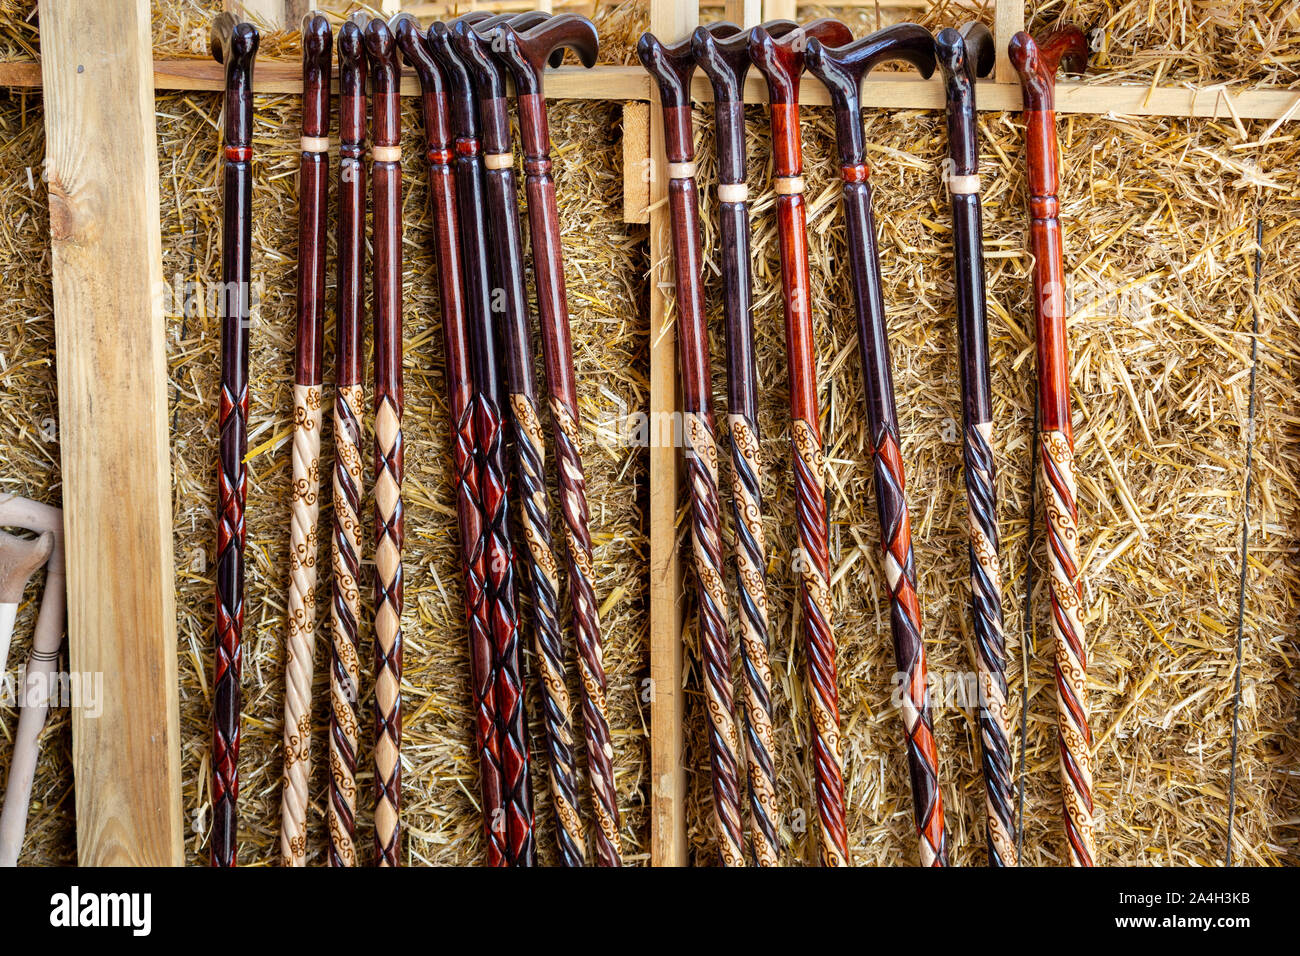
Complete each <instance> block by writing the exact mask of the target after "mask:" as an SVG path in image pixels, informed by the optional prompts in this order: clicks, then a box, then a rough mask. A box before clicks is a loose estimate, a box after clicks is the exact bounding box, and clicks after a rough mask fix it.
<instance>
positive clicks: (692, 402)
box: [637, 26, 745, 866]
mask: <svg viewBox="0 0 1300 956" xmlns="http://www.w3.org/2000/svg"><path fill="white" fill-rule="evenodd" d="M730 29H731V30H732V31H734V30H735V27H734V26H732V27H730ZM637 55H638V56H639V57H640V59H641V63H642V64H643V65H644V66H645V68H646V70H647V72H649V73H650V75H651V76H652V77H654V79H655V80H656V81H657V82H658V85H659V94H660V99H661V101H662V104H663V121H664V148H665V151H666V153H667V158H668V170H667V172H668V208H669V212H670V215H671V219H672V227H673V266H674V272H675V274H676V290H677V313H678V319H677V329H678V363H679V369H680V372H681V382H682V415H683V423H682V424H683V428H682V431H683V433H684V437H685V449H684V452H685V457H686V480H687V487H688V489H689V491H690V499H691V543H692V551H693V555H694V568H695V582H696V594H697V599H698V601H699V628H700V657H701V659H702V663H703V665H704V684H705V686H704V696H705V702H706V705H707V707H708V716H709V729H710V732H709V755H710V759H711V763H712V769H713V809H714V814H715V817H716V820H717V828H718V842H719V849H720V851H721V855H722V862H723V863H724V864H725V865H727V866H742V865H744V862H745V857H744V844H743V834H742V824H741V810H740V782H739V780H738V768H739V758H738V754H739V753H740V749H739V748H740V740H739V739H738V736H737V734H736V721H735V716H734V713H733V702H732V690H731V648H730V641H729V637H728V634H727V595H726V590H725V587H724V584H723V573H722V534H721V521H720V515H719V507H718V453H717V449H716V447H715V445H714V440H713V411H712V408H711V407H710V403H711V401H712V386H711V384H710V380H709V379H710V376H709V336H708V330H707V329H706V328H705V324H704V291H703V288H702V285H701V281H700V276H701V275H702V274H703V271H704V270H703V265H702V257H701V254H700V225H699V201H698V194H697V192H696V186H695V148H694V144H693V142H692V128H691V126H692V124H691V101H690V92H689V90H690V77H691V73H692V72H693V71H694V68H695V62H694V59H693V57H692V55H691V49H690V41H689V39H688V40H683V41H681V42H679V43H676V44H674V45H672V46H665V45H663V44H662V43H660V42H659V40H658V39H657V38H656V37H655V36H654V35H653V34H649V33H646V34H643V35H642V36H641V39H640V41H639V43H638V44H637Z"/></svg>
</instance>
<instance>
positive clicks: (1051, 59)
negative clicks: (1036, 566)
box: [1009, 26, 1095, 866]
mask: <svg viewBox="0 0 1300 956" xmlns="http://www.w3.org/2000/svg"><path fill="white" fill-rule="evenodd" d="M1009 52H1010V54H1011V65H1012V66H1014V67H1015V68H1016V72H1017V73H1019V74H1020V86H1021V89H1022V91H1023V92H1024V97H1025V147H1026V166H1027V168H1028V174H1029V215H1030V224H1029V244H1030V249H1031V251H1032V252H1033V254H1034V315H1035V319H1036V320H1037V326H1038V333H1037V334H1038V414H1039V420H1040V422H1041V425H1042V431H1041V433H1040V435H1039V447H1040V450H1041V454H1040V460H1041V464H1042V475H1043V487H1044V488H1045V489H1047V498H1046V502H1047V504H1046V510H1047V540H1048V546H1049V549H1050V552H1051V563H1052V633H1053V634H1054V635H1055V637H1056V708H1057V726H1058V728H1059V730H1060V751H1061V798H1062V803H1063V805H1064V811H1065V835H1066V838H1067V840H1068V841H1069V844H1070V862H1071V863H1073V864H1074V865H1075V866H1092V865H1093V863H1094V862H1095V849H1094V846H1093V834H1092V753H1091V748H1092V731H1091V730H1090V729H1089V727H1088V689H1087V678H1088V646H1087V644H1086V643H1085V642H1084V636H1083V586H1082V584H1081V583H1080V581H1079V508H1078V504H1077V503H1076V501H1075V479H1074V426H1073V423H1072V422H1071V420H1070V362H1069V346H1068V344H1067V342H1066V329H1065V324H1066V323H1065V320H1066V316H1065V268H1064V265H1063V264H1062V261H1061V221H1060V218H1059V216H1060V208H1061V206H1060V202H1059V200H1058V199H1057V198H1056V192H1057V189H1058V188H1059V186H1060V174H1059V172H1058V164H1059V155H1058V146H1057V142H1056V112H1055V104H1054V102H1053V92H1054V89H1055V85H1056V70H1057V67H1058V66H1060V67H1061V68H1063V69H1064V70H1065V71H1066V72H1067V73H1082V72H1083V70H1084V68H1085V67H1086V66H1087V62H1088V41H1087V40H1086V39H1085V38H1084V35H1083V33H1082V32H1080V31H1079V29H1078V28H1077V27H1069V26H1067V27H1058V28H1057V29H1056V30H1053V31H1052V32H1050V33H1048V34H1046V35H1045V36H1044V37H1043V38H1042V40H1041V41H1039V42H1035V40H1034V39H1033V38H1032V37H1031V36H1030V35H1029V34H1028V33H1017V34H1016V35H1015V36H1013V37H1012V38H1011V46H1010V51H1009Z"/></svg>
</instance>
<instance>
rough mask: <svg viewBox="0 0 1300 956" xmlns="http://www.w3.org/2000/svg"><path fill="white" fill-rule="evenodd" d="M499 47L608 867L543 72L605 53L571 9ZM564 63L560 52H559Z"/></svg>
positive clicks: (587, 563) (605, 729)
mask: <svg viewBox="0 0 1300 956" xmlns="http://www.w3.org/2000/svg"><path fill="white" fill-rule="evenodd" d="M493 39H494V43H493V52H494V53H496V54H497V55H498V56H499V57H500V58H501V59H502V60H503V62H505V64H506V65H507V66H508V67H509V68H510V71H511V73H512V74H513V75H514V80H515V91H516V93H517V95H518V105H519V135H520V139H521V141H522V146H523V152H524V188H525V190H526V192H527V194H528V231H529V236H530V241H531V243H532V251H533V277H534V280H535V282H536V285H537V306H538V312H539V313H540V319H541V331H542V359H543V364H544V366H545V369H546V383H547V388H548V390H549V392H550V399H551V419H552V423H553V425H554V436H555V451H556V454H555V457H556V461H557V463H558V466H559V467H558V468H557V471H558V472H559V483H560V512H561V514H562V515H563V517H564V537H565V545H566V552H567V557H568V584H569V598H570V601H571V603H572V605H573V629H574V634H575V641H576V643H577V646H578V671H579V676H580V677H581V681H582V722H583V731H584V734H585V737H586V742H587V771H588V775H589V777H590V779H591V789H592V809H593V812H594V814H595V817H596V832H595V837H594V841H593V857H594V859H595V862H596V864H597V865H598V866H620V865H621V864H622V855H621V852H620V850H619V836H618V830H619V813H618V794H617V791H616V790H615V788H614V768H613V759H614V745H613V742H612V739H611V736H610V731H609V715H608V709H607V706H606V703H605V664H604V654H603V649H602V642H601V634H600V615H599V606H598V604H597V601H596V594H595V590H594V588H593V585H592V573H593V570H592V555H591V532H590V530H589V527H588V525H589V519H588V510H587V485H586V479H585V477H584V474H583V468H582V444H581V435H580V427H581V417H580V415H579V412H578V391H577V387H576V385H575V383H574V376H573V342H572V338H571V336H570V332H569V303H568V300H567V297H566V295H565V289H564V260H563V250H562V249H561V246H560V224H559V214H558V211H557V209H556V202H555V181H554V180H553V179H552V178H551V156H550V152H551V136H550V131H549V129H548V127H547V121H546V96H545V94H544V92H543V90H542V75H543V73H544V70H545V67H546V63H547V59H548V58H550V57H552V56H553V55H554V54H555V53H557V52H558V53H561V54H562V49H561V48H562V47H566V46H567V47H570V48H572V49H573V50H574V51H576V52H577V54H578V56H579V58H580V59H581V61H582V64H583V65H584V66H586V67H591V66H592V65H594V64H595V62H596V52H597V47H598V40H597V37H596V28H595V27H594V26H592V24H591V21H589V20H587V19H585V18H584V17H579V16H575V15H574V14H561V15H559V16H556V17H552V18H551V19H550V20H547V21H546V22H545V23H542V24H540V25H538V26H535V27H533V28H532V29H531V30H529V31H527V32H526V33H520V32H518V30H517V29H516V28H515V26H514V25H513V24H509V23H507V24H504V25H502V26H499V27H497V28H496V29H495V30H494V31H493ZM551 62H552V64H553V65H555V61H554V60H552V61H551Z"/></svg>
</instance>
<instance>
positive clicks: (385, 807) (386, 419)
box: [365, 19, 406, 866]
mask: <svg viewBox="0 0 1300 956" xmlns="http://www.w3.org/2000/svg"><path fill="white" fill-rule="evenodd" d="M365 39H366V57H367V59H368V61H369V67H370V76H371V84H372V86H373V100H372V102H371V109H372V111H373V112H372V124H373V129H374V134H373V135H374V140H373V143H372V145H371V147H370V159H371V166H370V177H371V186H370V188H371V202H372V209H373V210H374V213H373V214H374V239H373V242H374V252H373V259H372V263H371V265H372V268H373V270H374V271H373V278H372V282H373V283H374V285H373V286H372V289H373V293H372V294H373V296H374V305H373V311H374V327H375V849H376V851H377V852H378V854H379V864H380V865H381V866H397V865H398V863H399V858H400V854H401V837H402V822H401V803H402V761H401V748H402V539H403V536H404V528H403V514H404V512H403V510H402V475H403V471H404V453H405V447H406V446H405V445H404V444H403V443H402V404H403V400H402V162H401V160H402V145H401V143H402V126H401V122H402V114H401V101H400V95H401V94H400V88H401V67H400V66H399V64H398V61H397V43H396V41H395V40H394V38H393V34H392V32H391V31H390V30H389V29H388V24H387V23H385V22H384V21H383V20H380V19H374V20H371V21H370V23H369V24H367V26H366V34H365Z"/></svg>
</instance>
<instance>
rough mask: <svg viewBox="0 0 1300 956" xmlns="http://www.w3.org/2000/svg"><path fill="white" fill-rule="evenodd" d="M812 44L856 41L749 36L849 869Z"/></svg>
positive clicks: (817, 683)
mask: <svg viewBox="0 0 1300 956" xmlns="http://www.w3.org/2000/svg"><path fill="white" fill-rule="evenodd" d="M813 38H821V39H823V40H825V41H826V42H828V43H836V44H839V43H847V42H848V41H849V40H851V39H853V34H852V33H850V32H849V29H848V27H846V26H844V24H842V23H840V22H838V21H836V20H826V19H822V20H814V21H812V22H811V23H809V24H808V25H807V26H804V27H801V28H800V29H798V30H793V31H791V32H789V33H787V34H786V35H785V36H784V37H782V39H781V40H780V41H779V42H778V41H777V40H776V39H774V38H773V36H772V35H771V34H770V33H768V32H767V30H765V29H763V28H762V27H755V28H754V29H753V30H752V31H751V33H750V41H749V54H750V59H751V60H752V61H753V63H754V65H755V66H756V67H758V69H759V70H760V71H761V72H762V73H763V76H764V77H765V78H766V80H767V90H768V99H769V101H770V103H771V110H772V160H773V165H774V168H775V174H776V175H775V181H774V183H773V186H774V187H775V189H776V216H777V233H778V238H779V240H780V246H781V286H782V292H783V299H784V305H785V336H786V352H787V356H788V361H789V366H790V371H789V374H790V417H791V418H792V422H791V428H790V431H791V441H792V443H793V446H794V478H795V494H796V497H797V500H798V504H797V514H798V521H799V546H800V549H801V551H802V561H801V565H802V572H801V577H802V579H801V581H800V587H799V600H800V603H801V604H802V606H803V629H804V641H805V644H806V646H807V653H808V688H809V699H810V704H811V713H812V725H813V769H814V774H815V780H816V788H817V817H818V823H819V828H820V837H821V861H822V864H823V865H825V866H847V865H848V863H849V849H848V835H847V833H846V832H845V827H844V761H843V757H842V756H841V754H840V709H839V691H838V688H837V687H836V680H837V678H836V669H835V636H834V634H833V632H832V631H831V595H830V546H829V541H828V537H829V529H828V527H827V520H826V475H825V471H826V460H825V457H824V452H823V451H822V435H821V423H820V420H819V413H818V408H817V360H816V355H815V352H814V343H813V329H812V300H811V296H810V294H809V288H808V236H807V212H806V210H805V204H804V198H803V187H804V184H803V148H802V144H801V143H800V139H799V78H800V75H801V74H802V73H803V59H804V54H803V50H804V47H805V45H806V44H807V43H808V42H810V41H811V40H812V39H813Z"/></svg>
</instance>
